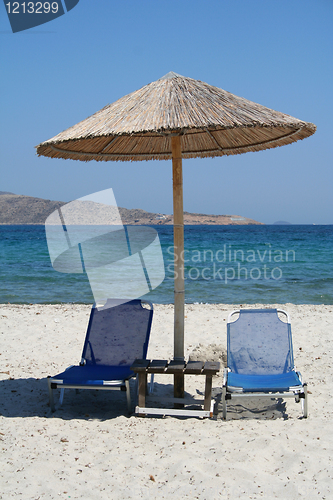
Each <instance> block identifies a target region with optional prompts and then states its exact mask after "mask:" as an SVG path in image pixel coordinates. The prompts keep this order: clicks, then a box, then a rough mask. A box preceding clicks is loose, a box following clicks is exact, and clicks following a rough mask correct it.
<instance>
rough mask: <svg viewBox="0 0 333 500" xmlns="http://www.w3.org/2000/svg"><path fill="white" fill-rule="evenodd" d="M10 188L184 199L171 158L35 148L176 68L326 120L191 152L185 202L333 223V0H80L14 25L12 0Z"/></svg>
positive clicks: (4, 125) (5, 24) (143, 204)
mask: <svg viewBox="0 0 333 500" xmlns="http://www.w3.org/2000/svg"><path fill="white" fill-rule="evenodd" d="M0 44H1V55H0V57H1V60H0V71H1V79H0V89H1V98H0V99H1V123H0V126H1V130H0V141H1V145H0V151H1V153H0V154H1V176H0V180H1V182H0V191H11V192H13V193H16V194H24V195H29V196H36V197H40V198H47V199H51V200H61V201H70V200H73V199H75V198H80V197H82V196H85V195H88V194H90V193H93V192H95V191H99V190H102V189H107V188H112V189H113V191H114V194H115V197H116V200H117V203H118V205H119V206H121V207H126V208H142V209H144V210H147V211H151V212H161V213H172V176H171V173H172V172H171V161H150V162H133V163H130V162H106V163H104V162H98V163H97V162H89V163H83V162H79V161H73V160H60V159H50V158H44V157H40V158H38V157H37V156H36V153H35V148H34V146H36V145H37V144H39V143H40V142H42V141H44V140H46V139H49V138H51V137H53V136H54V135H56V134H57V133H59V132H61V131H62V130H64V129H66V128H68V127H70V126H71V125H74V124H75V123H77V122H79V121H80V120H83V119H84V118H86V117H88V116H89V115H91V114H93V113H94V112H96V111H98V110H99V109H101V108H102V107H104V106H105V105H106V104H109V103H111V102H113V101H115V100H116V99H118V98H120V97H122V96H123V95H125V94H128V93H130V92H132V91H134V90H137V89H138V88H140V87H142V86H144V85H146V84H148V83H150V82H152V81H154V80H157V79H158V78H160V77H161V76H163V75H164V74H166V73H168V72H169V71H174V72H176V73H179V74H181V75H184V76H188V77H191V78H195V79H199V80H202V81H205V82H207V83H209V84H210V85H214V86H217V87H220V88H223V89H224V90H227V91H229V92H232V93H234V94H236V95H238V96H242V97H245V98H247V99H249V100H251V101H255V102H258V103H260V104H262V105H264V106H267V107H269V108H272V109H276V110H278V111H281V112H284V113H287V114H290V115H292V116H294V117H296V118H299V119H301V120H304V121H309V122H312V123H315V124H316V125H317V132H316V133H315V135H313V136H312V137H310V138H308V139H305V140H303V141H299V142H297V143H295V144H292V145H289V146H283V147H281V148H276V149H273V150H268V151H263V152H257V153H246V154H242V155H237V156H229V157H226V156H225V157H220V158H214V159H190V160H184V161H183V170H184V210H186V211H188V212H199V213H207V214H233V215H242V216H246V217H250V218H253V219H256V220H258V221H261V222H265V223H273V222H275V221H278V220H286V221H289V222H291V223H294V224H312V223H315V224H333V191H332V186H333V168H332V167H333V153H332V144H333V133H332V132H333V125H332V123H333V120H332V116H333V109H332V108H333V106H332V103H333V71H332V65H333V57H332V56H333V1H332V0H311V1H309V0H292V1H290V0H275V1H274V0H270V1H267V0H155V1H152V0H122V1H114V0H80V2H79V4H78V5H77V6H76V7H75V8H74V9H72V10H71V11H70V12H68V13H66V14H65V15H63V16H61V17H59V18H58V19H55V20H54V21H51V22H49V23H47V24H44V25H41V26H39V27H36V28H33V29H30V30H27V31H23V32H19V33H15V34H13V33H12V32H11V28H10V24H9V21H8V18H7V15H6V10H5V7H4V5H3V3H2V2H1V5H0Z"/></svg>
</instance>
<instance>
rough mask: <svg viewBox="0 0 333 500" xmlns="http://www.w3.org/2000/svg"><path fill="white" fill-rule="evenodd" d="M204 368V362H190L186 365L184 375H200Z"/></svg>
mask: <svg viewBox="0 0 333 500" xmlns="http://www.w3.org/2000/svg"><path fill="white" fill-rule="evenodd" d="M203 366H204V362H203V361H189V362H188V363H187V364H186V367H185V370H184V373H187V374H193V375H200V374H201V370H202V368H203Z"/></svg>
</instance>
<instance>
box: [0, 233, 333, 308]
mask: <svg viewBox="0 0 333 500" xmlns="http://www.w3.org/2000/svg"><path fill="white" fill-rule="evenodd" d="M153 227H154V228H155V229H156V230H157V231H158V234H159V237H160V241H161V245H162V249H163V256H164V264H165V271H166V277H165V279H164V281H163V283H162V284H161V285H160V286H158V287H157V288H156V289H155V290H153V291H152V292H150V293H149V294H147V295H145V298H147V299H148V300H151V301H153V302H155V303H162V304H166V303H172V302H173V265H172V262H173V229H172V226H153ZM184 256H185V270H184V274H185V290H186V296H185V297H186V299H185V300H186V302H187V303H197V302H199V303H227V304H231V303H249V304H251V303H257V302H260V303H267V304H270V303H286V302H291V303H294V304H333V274H332V270H333V225H326V226H314V225H313V226H312V225H311V226H310V225H299V226H298V225H285V226H284V225H281V226H278V225H272V226H269V225H267V226H266V225H265V226H264V225H263V226H185V255H184ZM0 279H1V288H0V303H7V302H10V303H15V304H26V303H28V304H29V303H43V304H47V303H51V304H55V303H67V302H72V303H89V304H90V303H92V302H93V301H94V300H93V296H92V292H91V289H90V285H89V281H88V279H87V276H86V275H85V274H63V273H59V272H57V271H55V270H54V269H53V268H52V265H51V262H50V258H49V253H48V247H47V243H46V237H45V229H44V226H0Z"/></svg>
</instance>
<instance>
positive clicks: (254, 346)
mask: <svg viewBox="0 0 333 500" xmlns="http://www.w3.org/2000/svg"><path fill="white" fill-rule="evenodd" d="M227 334H228V350H227V356H228V368H230V369H231V370H232V371H233V372H235V373H240V374H244V375H245V374H246V375H269V374H272V375H273V374H278V373H286V372H289V371H291V370H292V369H293V368H294V359H293V348H292V339H291V327H290V324H289V323H285V322H283V321H281V320H280V319H279V317H278V314H277V310H276V309H242V310H241V311H240V315H239V318H238V319H237V320H236V321H234V322H232V323H228V325H227Z"/></svg>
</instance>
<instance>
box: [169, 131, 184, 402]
mask: <svg viewBox="0 0 333 500" xmlns="http://www.w3.org/2000/svg"><path fill="white" fill-rule="evenodd" d="M171 152H172V179H173V226H174V229H173V239H174V261H175V262H174V263H175V267H174V274H175V295H174V297H175V299H174V300H175V304H174V307H175V310H174V358H175V359H178V360H184V313H185V311H184V303H185V289H184V211H183V172H182V151H181V136H180V135H177V136H174V137H171ZM174 395H175V397H177V398H182V397H184V374H183V373H179V374H175V375H174Z"/></svg>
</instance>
